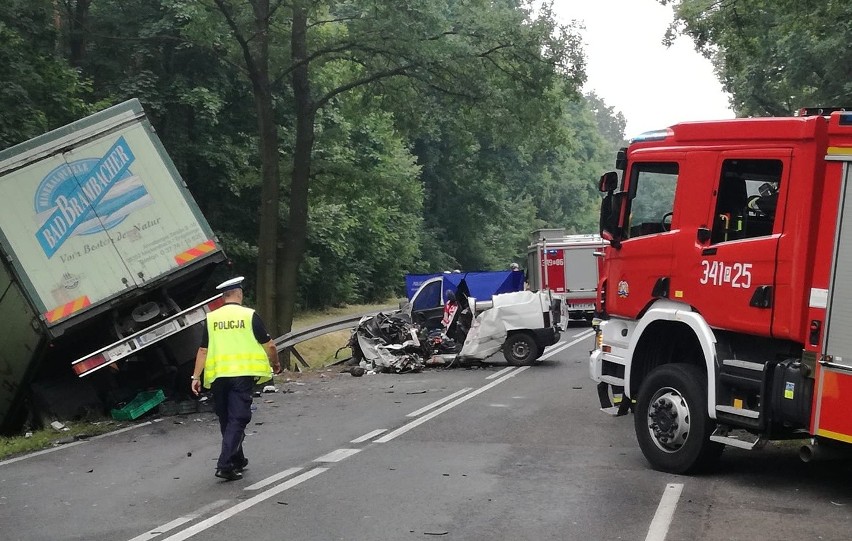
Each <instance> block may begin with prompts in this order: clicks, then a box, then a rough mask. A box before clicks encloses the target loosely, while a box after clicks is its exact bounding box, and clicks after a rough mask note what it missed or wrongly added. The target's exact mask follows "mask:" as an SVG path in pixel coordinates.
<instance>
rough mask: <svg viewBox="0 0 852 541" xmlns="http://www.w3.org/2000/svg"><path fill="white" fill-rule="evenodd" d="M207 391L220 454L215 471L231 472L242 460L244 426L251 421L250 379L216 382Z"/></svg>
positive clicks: (218, 380) (251, 384) (244, 435)
mask: <svg viewBox="0 0 852 541" xmlns="http://www.w3.org/2000/svg"><path fill="white" fill-rule="evenodd" d="M211 389H212V390H213V409H214V411H215V412H216V416H217V417H218V418H219V428H220V430H221V431H222V451H221V452H220V453H219V461H218V462H216V468H218V469H220V470H232V469H234V467H235V466H240V465H242V462H243V461H244V460H245V455H244V454H243V439H244V438H245V437H246V426H247V425H248V424H249V421H251V402H252V391H253V390H254V377H253V376H238V377H233V378H216V380H215V381H214V382H213V384H212V385H211Z"/></svg>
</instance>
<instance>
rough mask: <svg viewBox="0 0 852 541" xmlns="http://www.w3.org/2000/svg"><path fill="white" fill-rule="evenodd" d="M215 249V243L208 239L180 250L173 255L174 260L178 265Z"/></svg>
mask: <svg viewBox="0 0 852 541" xmlns="http://www.w3.org/2000/svg"><path fill="white" fill-rule="evenodd" d="M215 249H216V244H215V243H214V242H213V241H212V240H208V241H206V242H202V243H201V244H199V245H198V246H195V247H193V248H190V249H189V250H187V251H185V252H181V253H179V254H178V255H176V256H175V262H176V263H177V264H178V265H183V264H185V263H189V262H190V261H192V260H193V259H195V258H197V257H200V256H202V255H204V254H207V253H210V252H212V251H213V250H215Z"/></svg>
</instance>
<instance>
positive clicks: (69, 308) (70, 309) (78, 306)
mask: <svg viewBox="0 0 852 541" xmlns="http://www.w3.org/2000/svg"><path fill="white" fill-rule="evenodd" d="M90 304H91V302H90V301H89V297H87V296H85V295H84V296H82V297H80V298H78V299H74V300H73V301H71V302H69V303H66V304H64V305H62V306H60V307H58V308H54V309H53V310H51V311H49V312H46V313H45V314H44V317H45V319H46V320H47V322H48V323H53V322H54V321H59V320H60V319H62V318H66V317H68V316H70V315H71V314H73V313H74V312H78V311H80V310H82V309H83V308H85V307H87V306H89V305H90Z"/></svg>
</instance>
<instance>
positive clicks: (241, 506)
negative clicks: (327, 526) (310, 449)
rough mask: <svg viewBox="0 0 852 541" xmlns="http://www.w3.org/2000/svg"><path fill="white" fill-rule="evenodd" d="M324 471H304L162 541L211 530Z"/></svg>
mask: <svg viewBox="0 0 852 541" xmlns="http://www.w3.org/2000/svg"><path fill="white" fill-rule="evenodd" d="M326 471H328V468H314V469H312V470H310V471H306V472H305V473H303V474H302V475H299V476H297V477H294V478H292V479H290V480H288V481H284V482H283V483H281V484H280V485H277V486H275V487H273V488H270V489H269V490H266V491H264V492H261V493H260V494H258V495H257V496H252V497H251V498H249V499H247V500H245V501H243V502H240V503H238V504H237V505H235V506H233V507H230V508H228V509H225V510H224V511H222V512H220V513H217V514H215V515H213V516H212V517H210V518H208V519H205V520H202V521H201V522H199V523H198V524H195V525H194V526H190V527H189V528H187V529H185V530H183V531H181V532H178V533H176V534H175V535H173V536H171V537H167V538H166V539H163V541H183V540H184V539H189V538H190V537H192V536H194V535H195V534H198V533H201V532H203V531H204V530H207V529H208V528H211V527H213V526H215V525H217V524H219V523H220V522H223V521H225V520H228V519H229V518H231V517H232V516H234V515H236V514H237V513H240V512H242V511H245V510H246V509H249V508H250V507H253V506H254V505H257V504H259V503H261V502H263V501H265V500H268V499H269V498H271V497H273V496H275V495H277V494H280V493H282V492H284V491H285V490H288V489H290V488H293V487H294V486H296V485H299V484H301V483H304V482H305V481H307V480H308V479H311V478H313V477H316V476H317V475H319V474H321V473H323V472H326Z"/></svg>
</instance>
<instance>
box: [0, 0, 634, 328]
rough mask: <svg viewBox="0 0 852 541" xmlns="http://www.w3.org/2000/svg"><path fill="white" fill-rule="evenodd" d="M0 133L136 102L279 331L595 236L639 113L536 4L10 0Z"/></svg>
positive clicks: (574, 37)
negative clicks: (417, 277) (432, 280)
mask: <svg viewBox="0 0 852 541" xmlns="http://www.w3.org/2000/svg"><path fill="white" fill-rule="evenodd" d="M0 40H2V43H3V45H4V47H3V48H2V49H0V65H2V66H3V67H4V68H5V73H7V74H8V76H7V77H6V78H5V79H4V81H3V82H0V103H2V104H3V105H4V111H6V112H5V113H4V115H3V117H2V119H1V120H0V147H6V146H9V145H11V144H14V143H17V142H20V141H22V140H25V139H27V138H29V137H32V136H35V135H38V134H39V133H42V132H44V131H46V130H48V129H52V128H55V127H58V126H60V125H62V124H64V123H67V122H69V121H71V120H75V119H77V118H79V117H81V116H83V115H85V114H88V113H89V112H92V111H95V110H98V109H101V108H103V107H105V106H107V105H111V104H113V103H117V102H119V101H122V100H125V99H128V98H131V97H136V98H139V99H140V100H141V101H142V103H143V105H144V107H145V109H146V111H147V113H148V115H149V117H150V118H151V120H152V122H153V123H154V125H155V127H156V129H157V131H158V133H159V135H160V137H161V138H162V139H163V142H164V144H165V146H166V148H167V150H168V152H169V154H170V155H171V156H172V158H173V159H174V161H175V163H176V165H177V167H178V169H179V170H180V172H181V174H182V176H183V177H184V179H185V180H186V182H187V184H188V186H189V188H190V191H191V192H192V193H193V194H194V196H195V197H196V199H197V200H198V202H199V205H200V207H201V209H202V211H203V212H204V214H205V216H206V217H207V219H208V221H210V223H211V225H212V226H213V228H214V230H215V231H216V233H217V236H218V237H219V239H220V240H221V242H222V244H223V246H224V247H225V250H226V253H227V254H228V255H229V257H230V258H231V259H232V261H233V263H234V268H235V270H236V271H237V272H240V273H242V274H246V275H247V276H251V277H252V279H250V280H249V293H250V294H251V295H252V296H253V298H254V301H255V302H256V304H257V306H258V308H259V310H261V314H262V315H264V318H265V319H270V318H271V321H272V322H273V323H271V324H270V327H271V330H274V331H275V332H285V331H286V330H288V329H289V326H290V324H291V321H292V316H293V314H294V312H295V311H296V310H298V309H304V308H322V307H325V306H329V305H332V304H342V303H355V302H365V301H366V302H370V301H376V300H382V299H386V298H387V297H388V296H389V295H392V294H397V295H398V294H400V293H401V292H402V291H403V284H404V281H403V277H404V274H405V273H407V272H437V271H442V270H447V269H450V268H461V269H464V270H488V269H492V270H493V269H502V268H506V267H508V265H509V263H510V262H512V261H521V262H522V261H524V254H525V251H526V239H527V237H528V234H529V233H530V231H532V230H534V229H537V228H542V227H564V228H565V229H566V230H567V231H569V232H577V233H588V232H593V231H594V230H595V229H596V220H597V206H598V201H599V199H598V197H599V195H598V194H597V192H596V191H595V189H594V188H595V186H594V179H596V178H597V177H598V175H599V174H600V172H601V171H602V170H604V169H606V168H608V167H609V166H610V164H611V161H612V158H613V152H614V150H615V149H616V148H617V147H618V146H619V145H620V144H621V140H622V138H623V129H624V117H623V116H622V115H621V114H620V113H618V112H616V111H614V110H613V109H612V108H611V107H608V106H607V105H606V104H605V103H604V102H603V101H602V100H600V98H598V97H597V96H594V95H589V96H583V95H582V94H581V93H580V88H581V86H582V84H583V82H584V79H585V75H584V69H585V60H584V56H583V49H582V46H581V40H580V35H579V30H578V29H577V28H576V27H574V26H565V25H561V24H559V23H558V22H557V21H556V17H555V16H554V14H553V12H552V10H551V7H550V5H549V4H548V3H544V5H541V2H532V1H526V0H501V1H496V2H495V1H492V0H472V1H461V0H417V1H414V0H411V1H408V0H403V1H401V2H393V3H388V2H384V1H380V0H320V1H306V0H59V1H54V0H10V1H9V2H5V3H3V5H2V6H0Z"/></svg>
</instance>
